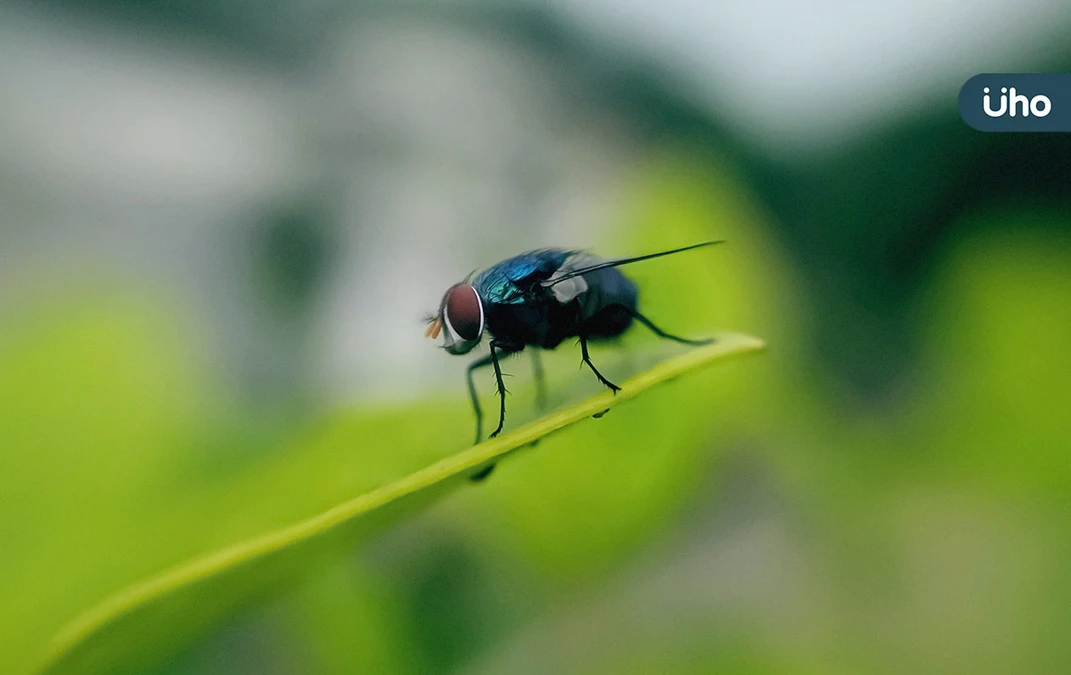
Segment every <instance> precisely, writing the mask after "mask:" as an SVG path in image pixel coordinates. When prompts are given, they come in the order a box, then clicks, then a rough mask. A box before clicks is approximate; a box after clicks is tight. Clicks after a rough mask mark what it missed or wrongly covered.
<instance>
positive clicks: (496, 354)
mask: <svg viewBox="0 0 1071 675" xmlns="http://www.w3.org/2000/svg"><path fill="white" fill-rule="evenodd" d="M517 351H520V350H519V349H517V348H516V347H514V346H513V345H504V344H502V343H501V342H497V341H495V340H491V353H490V354H488V355H487V356H484V357H481V358H479V359H476V360H475V361H473V362H472V363H470V364H469V368H468V385H469V398H470V399H472V411H473V412H474V413H476V442H477V443H479V442H480V441H481V440H483V409H482V408H481V407H480V398H479V396H478V395H477V393H476V383H475V382H474V381H473V379H472V373H473V372H474V371H476V370H478V369H479V368H483V367H484V366H487V365H491V366H494V369H495V383H496V384H497V385H498V395H499V397H500V398H501V399H502V401H501V408H500V410H499V413H498V428H497V429H495V431H494V433H492V434H491V435H490V436H489V438H494V437H495V436H497V435H498V434H499V432H501V431H502V425H503V424H504V423H505V421H506V393H507V392H506V385H505V383H504V382H503V381H502V369H501V367H499V365H498V360H499V359H500V358H502V357H503V356H509V355H510V354H512V353H514V352H517Z"/></svg>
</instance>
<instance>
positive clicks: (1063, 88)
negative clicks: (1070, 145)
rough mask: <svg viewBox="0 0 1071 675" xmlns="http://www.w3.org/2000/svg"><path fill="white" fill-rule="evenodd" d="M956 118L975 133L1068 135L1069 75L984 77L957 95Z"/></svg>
mask: <svg viewBox="0 0 1071 675" xmlns="http://www.w3.org/2000/svg"><path fill="white" fill-rule="evenodd" d="M959 114H960V116H961V117H962V118H963V121H964V122H966V123H967V124H969V125H970V126H971V127H973V128H975V129H977V130H978V131H987V132H1002V131H1010V132H1029V131H1046V132H1061V131H1063V132H1071V73H1003V74H1000V73H985V74H982V75H975V76H974V77H972V78H971V79H969V80H967V83H966V84H964V85H963V88H962V89H960V91H959Z"/></svg>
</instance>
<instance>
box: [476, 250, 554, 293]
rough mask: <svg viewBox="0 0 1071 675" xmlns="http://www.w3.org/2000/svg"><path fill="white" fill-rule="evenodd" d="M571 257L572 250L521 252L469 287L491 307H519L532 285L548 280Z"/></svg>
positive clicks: (479, 276)
mask: <svg viewBox="0 0 1071 675" xmlns="http://www.w3.org/2000/svg"><path fill="white" fill-rule="evenodd" d="M573 255H574V252H573V251H565V250H562V249H556V248H547V249H540V250H538V251H529V252H527V253H522V254H520V255H518V256H514V257H513V258H509V259H507V260H503V261H502V262H500V263H498V264H497V265H494V266H493V267H489V268H488V269H486V270H485V271H483V272H482V273H480V274H479V275H478V276H477V277H476V278H475V279H474V280H473V282H472V285H473V286H475V287H476V290H477V292H479V293H480V296H481V297H482V298H484V299H485V300H486V301H488V302H490V303H492V304H499V305H517V304H521V303H524V302H526V301H527V300H529V299H530V297H531V289H532V287H533V286H534V285H536V284H540V283H542V282H545V281H546V280H547V279H550V278H551V277H552V276H553V275H554V274H555V273H557V272H558V270H559V269H560V268H561V266H562V265H563V264H564V263H565V262H567V261H568V260H569V259H570V257H571V256H573ZM563 283H564V282H563Z"/></svg>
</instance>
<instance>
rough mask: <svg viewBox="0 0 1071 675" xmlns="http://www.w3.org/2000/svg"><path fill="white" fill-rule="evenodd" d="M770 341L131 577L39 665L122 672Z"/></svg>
mask: <svg viewBox="0 0 1071 675" xmlns="http://www.w3.org/2000/svg"><path fill="white" fill-rule="evenodd" d="M764 348H765V344H764V343H763V342H762V341H761V340H759V339H757V338H753V337H750V336H746V335H740V334H723V335H720V336H718V340H717V342H715V343H714V344H711V345H708V346H705V347H700V348H697V349H693V350H690V351H688V352H686V353H684V354H682V355H680V356H677V357H674V358H671V359H669V360H667V361H664V362H662V363H660V364H658V365H656V366H655V367H653V368H651V369H649V370H646V371H644V372H642V373H640V374H639V375H636V376H634V377H632V378H631V379H629V380H627V381H625V382H624V383H623V384H622V390H621V391H620V392H618V393H617V394H616V395H615V394H613V393H611V392H609V391H606V392H603V393H601V394H598V395H596V396H592V397H590V398H588V399H586V400H584V401H581V402H579V403H577V404H575V405H571V406H567V407H565V408H562V409H561V410H558V411H555V412H552V413H550V414H548V415H546V416H543V417H541V418H539V419H537V420H536V421H534V422H531V423H529V424H527V425H524V426H522V427H520V428H518V429H516V430H515V431H512V432H509V433H507V434H504V435H502V436H500V437H498V438H495V439H491V440H489V441H486V442H484V443H481V444H479V445H476V446H474V447H472V448H469V449H467V450H464V451H462V452H459V453H457V454H454V455H452V456H449V457H447V458H445V459H442V460H440V461H437V462H435V463H433V464H431V465H429V466H427V467H425V468H423V469H420V470H418V471H416V472H414V473H412V474H410V475H408V476H406V477H404V478H402V479H400V480H398V481H395V482H392V483H389V484H386V485H383V486H381V487H378V488H376V489H373V490H371V491H368V492H365V493H364V494H361V495H359V496H357V497H355V498H353V499H351V500H348V501H345V502H342V503H340V504H338V505H336V506H334V507H331V508H329V509H327V510H325V511H323V512H321V513H319V514H318V515H315V516H313V517H311V518H308V519H306V520H302V521H300V522H297V523H294V524H292V525H289V526H285V527H282V528H279V529H277V530H274V531H271V532H268V533H266V534H263V535H260V536H256V537H253V538H250V539H247V540H244V541H241V542H238V543H236V544H234V545H231V546H229V547H226V548H224V549H222V550H219V551H217V552H215V553H210V554H208V555H205V556H201V557H198V558H195V559H193V560H190V561H188V562H185V563H182V564H179V565H177V566H174V567H172V568H170V569H168V570H165V571H164V572H162V573H160V574H159V575H157V576H154V577H151V578H149V579H147V580H145V581H142V582H139V583H136V584H133V585H131V586H128V587H126V588H125V589H123V590H121V591H119V592H118V593H116V594H114V595H113V596H111V597H109V598H107V599H105V600H104V601H103V602H101V603H99V604H97V605H96V606H95V607H93V608H91V609H89V610H88V611H86V612H84V613H83V614H82V615H81V616H79V617H78V618H76V619H75V620H74V621H72V622H71V623H69V624H68V625H67V626H66V627H65V628H63V629H62V630H61V631H60V632H59V633H57V634H56V636H55V637H54V638H53V639H52V641H51V642H50V645H49V647H48V649H47V651H46V653H45V655H44V657H43V658H42V659H41V661H40V664H39V666H38V668H36V670H35V672H37V673H40V674H41V675H46V674H47V675H58V674H60V673H87V674H88V673H100V672H120V671H122V670H123V669H124V666H126V665H127V664H136V663H139V662H141V661H142V659H151V658H158V657H159V655H160V654H161V653H164V654H166V653H171V652H172V651H174V650H175V649H178V648H179V647H181V645H182V644H183V643H184V642H185V640H186V638H187V636H188V635H189V634H190V633H196V632H199V631H200V630H207V629H208V628H209V627H211V626H212V625H213V624H214V623H215V622H216V621H218V620H219V619H221V618H223V617H225V616H227V615H228V614H229V613H230V612H231V611H233V610H234V609H235V608H236V607H239V606H242V605H243V604H245V603H248V602H250V601H251V600H254V599H256V598H257V597H258V596H261V595H264V594H267V593H270V592H271V590H273V589H275V588H277V587H278V586H279V585H281V584H283V583H286V582H287V581H288V580H290V579H291V578H293V577H294V576H295V575H297V574H298V573H299V572H300V570H301V569H303V568H305V567H307V566H308V563H309V560H310V558H313V557H315V556H316V555H318V554H321V553H322V552H327V551H329V550H332V549H333V548H334V547H337V546H339V545H352V544H353V543H354V542H356V541H360V540H361V539H362V538H364V537H366V536H368V535H369V534H371V533H373V532H375V531H376V530H378V529H379V528H380V527H382V526H383V525H385V524H387V523H389V522H391V521H392V520H394V519H395V518H397V517H399V516H401V515H404V514H405V513H408V512H411V511H413V510H415V509H417V508H419V507H421V506H423V505H425V504H427V503H430V502H431V501H433V500H434V499H436V498H437V497H439V496H441V495H442V494H444V493H445V492H447V491H449V490H450V489H451V488H453V487H456V486H458V485H461V484H464V483H465V482H466V481H467V479H468V477H469V476H471V475H472V474H473V473H475V472H476V471H477V470H479V469H480V468H481V467H486V466H488V465H490V464H492V463H495V462H498V461H499V460H501V459H503V458H504V457H506V456H507V455H509V454H511V453H513V452H515V451H517V450H519V449H522V448H524V447H527V446H528V445H530V444H532V443H533V442H535V441H537V440H539V439H540V438H542V437H544V436H546V435H548V434H551V433H553V432H556V431H559V430H561V429H564V428H565V427H568V426H570V425H572V424H575V423H576V422H579V421H581V420H583V419H586V418H589V417H592V416H596V415H600V414H601V413H603V412H605V411H607V410H609V409H610V408H613V407H614V406H616V405H618V404H621V403H623V402H626V401H628V400H630V399H632V398H635V397H636V396H638V395H639V394H641V393H642V392H644V391H645V390H647V389H649V388H651V387H652V386H654V385H657V384H660V383H662V382H666V381H669V380H672V379H675V378H677V377H679V376H681V375H685V374H687V373H690V372H694V371H697V370H699V369H701V368H704V367H706V366H710V365H713V364H715V363H719V362H723V361H725V360H728V359H731V358H735V357H740V356H743V355H747V354H751V353H755V352H759V351H761V350H763V349H764ZM385 450H386V449H385ZM175 621H182V622H183V623H184V630H183V631H182V632H179V633H175V632H174V631H171V630H169V629H170V627H171V626H172V625H173V623H174V622H175ZM191 624H193V625H191Z"/></svg>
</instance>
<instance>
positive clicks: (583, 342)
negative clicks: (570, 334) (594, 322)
mask: <svg viewBox="0 0 1071 675" xmlns="http://www.w3.org/2000/svg"><path fill="white" fill-rule="evenodd" d="M580 354H581V357H582V358H583V360H584V363H586V364H588V368H591V372H593V373H595V377H597V378H599V382H602V383H603V384H605V385H606V386H607V387H609V388H610V391H612V392H614V393H615V394H616V393H617V392H619V391H621V387H619V386H617V385H616V384H614V383H613V382H611V381H610V380H608V379H606V378H605V377H603V376H602V373H600V372H599V369H598V368H596V367H595V364H594V363H592V362H591V357H590V356H588V339H587V338H586V337H584V334H583V333H581V334H580Z"/></svg>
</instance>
